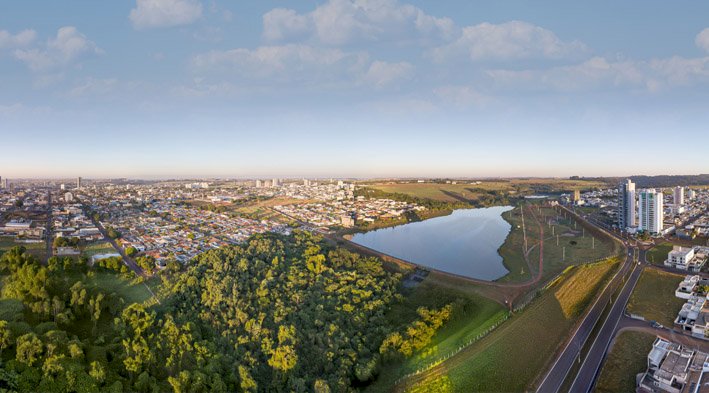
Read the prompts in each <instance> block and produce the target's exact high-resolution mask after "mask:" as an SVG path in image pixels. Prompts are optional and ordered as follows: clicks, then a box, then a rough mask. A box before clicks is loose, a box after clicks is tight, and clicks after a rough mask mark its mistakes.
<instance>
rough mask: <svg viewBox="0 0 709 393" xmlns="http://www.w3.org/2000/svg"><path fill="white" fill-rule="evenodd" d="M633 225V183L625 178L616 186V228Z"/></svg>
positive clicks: (622, 228)
mask: <svg viewBox="0 0 709 393" xmlns="http://www.w3.org/2000/svg"><path fill="white" fill-rule="evenodd" d="M634 226H635V183H633V182H632V181H631V180H630V179H627V180H626V181H625V183H620V185H619V186H618V228H620V229H621V230H625V229H626V228H631V227H634Z"/></svg>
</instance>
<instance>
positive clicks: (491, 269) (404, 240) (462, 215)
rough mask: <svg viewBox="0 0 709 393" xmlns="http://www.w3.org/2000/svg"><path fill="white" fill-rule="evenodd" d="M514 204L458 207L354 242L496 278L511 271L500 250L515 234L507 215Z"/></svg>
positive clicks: (439, 267) (356, 237)
mask: <svg viewBox="0 0 709 393" xmlns="http://www.w3.org/2000/svg"><path fill="white" fill-rule="evenodd" d="M509 210H512V207H511V206H495V207H487V208H481V209H460V210H454V211H453V213H452V214H450V215H447V216H443V217H436V218H431V219H428V220H424V221H418V222H412V223H408V224H404V225H399V226H396V227H391V228H383V229H377V230H374V231H370V232H366V233H357V234H355V235H354V236H353V237H352V242H354V243H357V244H360V245H363V246H365V247H369V248H371V249H374V250H377V251H379V252H382V253H384V254H389V255H392V256H394V257H397V258H399V259H403V260H406V261H409V262H413V263H416V264H419V265H424V266H428V267H431V268H433V269H437V270H441V271H444V272H448V273H455V274H459V275H461V276H466V277H471V278H478V279H482V280H495V279H498V278H500V277H503V276H504V275H506V274H507V273H508V270H507V269H506V268H505V266H504V264H503V263H502V257H501V256H500V254H499V253H498V252H497V250H498V249H499V248H500V246H502V244H503V243H504V242H505V239H506V238H507V235H508V234H509V233H510V229H511V228H512V227H511V225H510V224H509V223H508V222H507V221H505V220H504V219H503V218H502V213H504V212H506V211H509Z"/></svg>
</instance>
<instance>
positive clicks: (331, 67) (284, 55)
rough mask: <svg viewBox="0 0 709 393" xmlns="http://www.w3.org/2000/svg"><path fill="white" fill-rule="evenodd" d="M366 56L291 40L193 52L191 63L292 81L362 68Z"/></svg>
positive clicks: (237, 73)
mask: <svg viewBox="0 0 709 393" xmlns="http://www.w3.org/2000/svg"><path fill="white" fill-rule="evenodd" d="M367 59H368V56H367V55H366V54H364V53H348V52H343V51H341V50H339V49H323V48H315V47H312V46H308V45H295V44H291V45H282V46H262V47H259V48H256V49H245V48H238V49H232V50H227V51H212V52H208V53H204V54H201V55H197V56H195V57H194V58H193V59H192V64H193V66H194V67H195V68H196V69H198V70H207V69H216V70H220V69H221V70H225V71H228V72H230V73H232V74H233V75H237V76H244V77H256V78H275V79H278V80H281V81H283V80H293V81H294V80H306V79H307V80H312V79H314V78H316V79H324V78H328V77H333V76H337V75H339V76H342V75H343V74H347V73H350V72H353V71H357V70H361V69H362V68H363V67H364V66H365V63H366V62H367Z"/></svg>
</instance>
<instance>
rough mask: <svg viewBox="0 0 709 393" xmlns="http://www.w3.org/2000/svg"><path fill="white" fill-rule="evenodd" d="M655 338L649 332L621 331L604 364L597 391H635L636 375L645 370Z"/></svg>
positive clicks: (608, 392)
mask: <svg viewBox="0 0 709 393" xmlns="http://www.w3.org/2000/svg"><path fill="white" fill-rule="evenodd" d="M654 340H655V336H653V335H650V334H647V333H641V332H633V331H628V332H623V333H621V334H620V336H618V337H617V338H616V341H615V344H614V345H613V349H611V352H610V354H609V355H608V358H607V359H606V361H605V363H604V365H603V369H602V370H601V375H600V377H599V379H598V383H597V385H596V392H597V393H615V392H634V391H635V375H636V374H638V373H641V372H643V371H645V369H646V367H647V354H648V353H649V352H650V349H651V348H652V343H653V341H654Z"/></svg>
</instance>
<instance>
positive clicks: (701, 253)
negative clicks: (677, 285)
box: [664, 246, 709, 272]
mask: <svg viewBox="0 0 709 393" xmlns="http://www.w3.org/2000/svg"><path fill="white" fill-rule="evenodd" d="M707 254H709V252H707V251H706V250H704V247H698V246H697V247H681V246H674V247H673V248H672V251H670V252H669V254H667V259H666V260H665V262H664V264H665V266H669V267H673V268H675V269H681V270H687V271H690V272H699V271H700V270H701V269H702V266H704V264H705V263H706V261H707Z"/></svg>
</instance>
